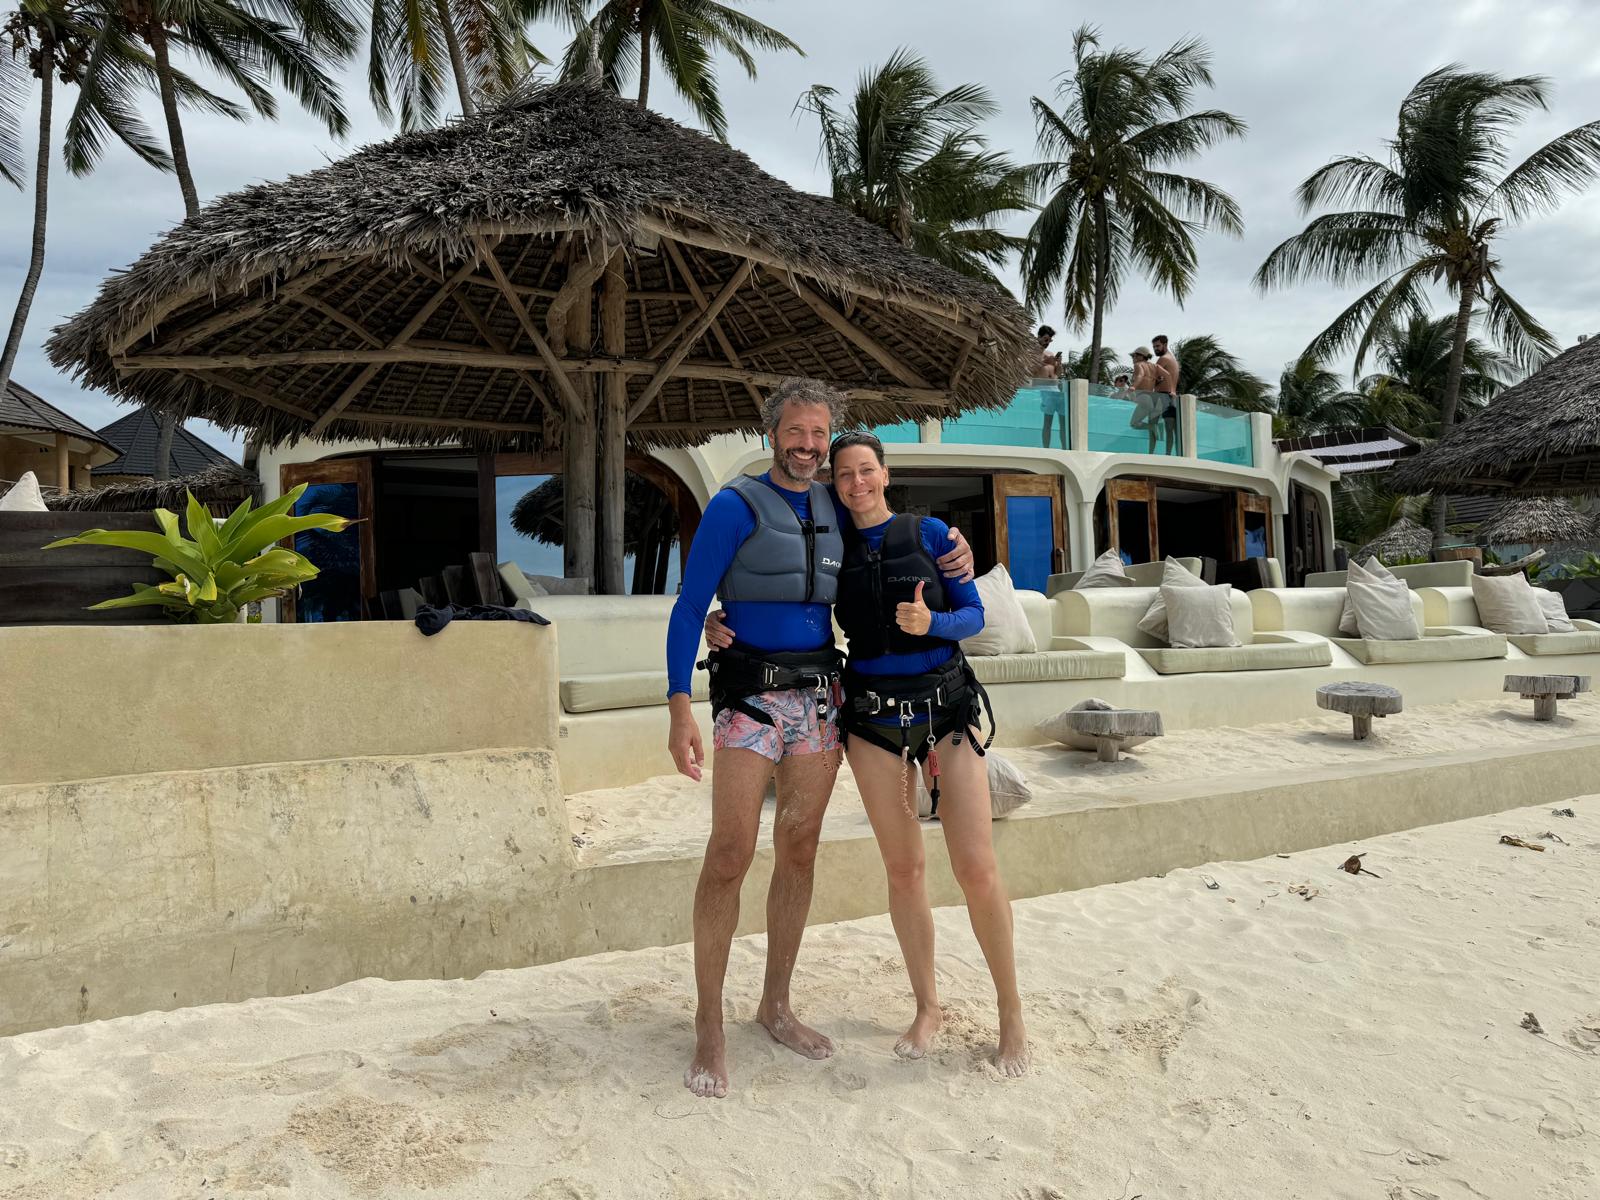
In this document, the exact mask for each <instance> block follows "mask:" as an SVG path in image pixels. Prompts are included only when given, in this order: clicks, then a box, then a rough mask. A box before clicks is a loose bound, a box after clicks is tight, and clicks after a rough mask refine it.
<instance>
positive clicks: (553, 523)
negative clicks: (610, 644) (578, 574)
mask: <svg viewBox="0 0 1600 1200" xmlns="http://www.w3.org/2000/svg"><path fill="white" fill-rule="evenodd" d="M494 500H495V503H494V515H495V552H496V559H497V560H498V561H500V562H506V561H510V562H514V563H516V564H517V566H519V567H521V568H522V570H523V572H524V573H525V574H528V575H549V576H554V577H556V578H558V579H559V578H561V577H562V576H563V575H564V574H565V549H564V547H565V544H566V538H565V524H564V522H565V512H564V511H563V506H564V504H565V500H566V497H565V489H564V488H563V486H562V477H561V476H560V475H559V474H552V475H501V476H499V477H497V478H496V479H495V496H494ZM623 519H624V527H623V542H622V545H623V555H624V556H623V573H624V577H625V578H626V579H627V580H628V583H629V590H630V591H631V592H633V593H634V594H635V595H640V594H665V595H672V594H674V593H676V592H677V590H678V584H679V582H680V576H681V574H682V569H681V563H680V562H679V554H678V514H677V511H676V510H675V509H674V508H673V506H672V501H671V500H670V498H669V497H668V496H667V495H666V494H665V493H663V492H662V491H661V489H660V488H658V487H656V485H655V484H653V483H651V482H650V481H649V480H648V479H645V478H644V477H643V476H641V475H637V474H635V473H634V472H632V471H629V472H628V476H627V480H626V484H625V490H624V494H623Z"/></svg>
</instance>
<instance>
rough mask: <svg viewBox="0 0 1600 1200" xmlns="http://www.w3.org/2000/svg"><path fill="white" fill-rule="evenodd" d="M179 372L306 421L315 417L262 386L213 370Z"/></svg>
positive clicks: (314, 414)
mask: <svg viewBox="0 0 1600 1200" xmlns="http://www.w3.org/2000/svg"><path fill="white" fill-rule="evenodd" d="M180 374H182V375H185V376H187V377H188V378H190V379H194V380H197V381H198V382H200V383H203V384H206V385H207V386H208V387H219V388H221V389H222V390H223V391H226V392H232V393H233V394H234V395H236V396H243V397H244V398H245V399H246V400H254V401H255V402H256V403H257V404H264V405H266V406H267V407H268V408H275V409H277V410H278V411H279V412H286V413H288V414H289V415H290V416H295V417H300V418H302V419H304V420H307V421H314V420H316V417H317V414H316V413H314V412H311V411H309V410H307V409H304V408H301V407H300V406H299V405H298V404H290V403H289V402H288V401H287V400H280V399H278V397H276V396H274V395H273V394H272V393H271V392H269V391H267V390H266V389H264V388H258V387H252V386H251V385H250V384H248V383H239V382H238V381H237V380H233V379H229V378H228V377H227V376H226V375H221V374H218V373H216V372H214V371H183V372H180Z"/></svg>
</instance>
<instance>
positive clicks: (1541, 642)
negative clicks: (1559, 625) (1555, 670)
mask: <svg viewBox="0 0 1600 1200" xmlns="http://www.w3.org/2000/svg"><path fill="white" fill-rule="evenodd" d="M1417 594H1418V595H1419V596H1420V597H1421V598H1422V606H1423V611H1424V613H1425V614H1426V618H1427V621H1428V624H1430V625H1434V624H1438V625H1454V626H1457V627H1460V628H1480V627H1481V626H1482V619H1481V618H1480V617H1479V615H1478V604H1477V601H1475V600H1474V599H1473V598H1472V588H1471V587H1425V588H1420V589H1418V592H1417ZM1572 623H1573V625H1574V626H1576V632H1573V633H1511V634H1507V635H1506V640H1507V641H1508V642H1510V643H1511V644H1512V645H1513V646H1515V647H1516V648H1517V649H1518V650H1520V651H1522V652H1523V653H1524V654H1527V655H1532V656H1534V657H1543V656H1546V655H1551V654H1600V623H1597V622H1594V621H1585V620H1582V619H1581V618H1576V617H1575V618H1573V619H1572Z"/></svg>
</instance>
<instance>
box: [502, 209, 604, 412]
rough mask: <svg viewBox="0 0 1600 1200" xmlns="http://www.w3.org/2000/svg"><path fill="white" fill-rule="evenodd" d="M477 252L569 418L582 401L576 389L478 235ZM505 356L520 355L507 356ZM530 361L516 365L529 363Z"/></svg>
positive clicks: (503, 271)
mask: <svg viewBox="0 0 1600 1200" xmlns="http://www.w3.org/2000/svg"><path fill="white" fill-rule="evenodd" d="M477 245H478V252H479V253H480V254H482V255H483V257H484V261H485V262H486V263H487V264H488V266H489V273H490V274H492V275H493V276H494V278H495V282H497V283H498V284H499V285H500V294H501V296H503V297H504V298H505V302H506V307H507V308H509V309H510V310H511V315H512V316H514V317H516V318H517V324H519V325H521V326H522V332H523V333H525V334H527V335H528V340H529V341H530V342H532V343H533V348H534V350H536V351H537V352H538V359H537V361H539V362H542V363H543V364H544V365H545V367H547V368H548V369H549V371H550V377H551V378H552V379H553V380H554V381H555V389H556V395H558V396H560V397H561V403H562V404H563V405H564V406H565V407H566V410H567V414H566V415H567V418H568V420H572V419H573V418H575V417H577V416H578V414H580V413H581V412H582V410H583V402H582V401H581V400H580V399H579V398H578V393H577V390H576V389H575V388H574V387H573V386H572V381H571V380H570V379H568V378H567V377H566V374H565V372H563V371H562V369H561V364H560V359H559V358H558V357H557V355H556V353H555V351H554V350H552V349H551V348H550V343H549V342H547V341H545V340H544V335H543V334H541V333H540V332H539V327H538V326H537V325H535V324H534V323H533V318H532V317H530V316H529V315H528V310H527V308H526V307H525V306H524V305H523V303H522V298H521V297H520V296H518V295H517V293H516V292H514V291H512V289H511V280H510V279H508V278H506V273H505V269H504V268H503V267H502V266H501V265H500V260H499V259H497V258H496V257H495V256H494V247H493V246H491V245H489V244H488V243H487V242H485V241H484V240H483V239H482V238H479V239H477ZM506 357H508V358H509V357H521V356H512V355H507V356H506ZM533 361H534V360H529V361H528V362H526V363H523V364H520V365H525V366H532V365H533Z"/></svg>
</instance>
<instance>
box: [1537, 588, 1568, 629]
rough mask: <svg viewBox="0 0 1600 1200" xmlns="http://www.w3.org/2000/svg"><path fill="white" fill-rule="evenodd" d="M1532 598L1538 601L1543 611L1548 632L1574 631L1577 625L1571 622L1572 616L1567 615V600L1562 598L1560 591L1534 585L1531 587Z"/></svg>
mask: <svg viewBox="0 0 1600 1200" xmlns="http://www.w3.org/2000/svg"><path fill="white" fill-rule="evenodd" d="M1533 598H1534V599H1535V600H1537V601H1538V602H1539V608H1540V609H1541V610H1542V611H1543V612H1544V619H1545V623H1546V624H1547V625H1548V626H1549V629H1548V630H1547V632H1549V633H1576V632H1577V631H1578V627H1577V626H1576V625H1574V624H1573V623H1572V618H1571V617H1569V616H1567V602H1566V601H1565V600H1564V599H1562V596H1561V593H1560V592H1552V591H1551V590H1550V589H1549V588H1541V587H1536V588H1534V589H1533Z"/></svg>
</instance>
